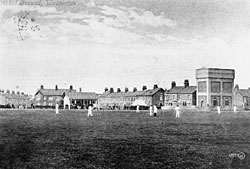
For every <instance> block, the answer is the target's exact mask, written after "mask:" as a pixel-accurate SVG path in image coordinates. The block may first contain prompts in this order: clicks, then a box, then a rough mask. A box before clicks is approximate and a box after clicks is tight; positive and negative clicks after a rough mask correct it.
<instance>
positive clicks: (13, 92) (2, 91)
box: [0, 90, 27, 96]
mask: <svg viewBox="0 0 250 169" xmlns="http://www.w3.org/2000/svg"><path fill="white" fill-rule="evenodd" d="M0 93H4V90H0ZM6 93H8V94H17V95H25V96H26V95H27V94H24V92H22V93H20V92H19V91H17V92H15V91H12V92H11V93H10V90H6Z"/></svg>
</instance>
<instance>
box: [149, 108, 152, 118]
mask: <svg viewBox="0 0 250 169" xmlns="http://www.w3.org/2000/svg"><path fill="white" fill-rule="evenodd" d="M149 115H150V116H153V107H152V106H150V107H149Z"/></svg>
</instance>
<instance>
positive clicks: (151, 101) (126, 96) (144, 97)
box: [98, 85, 165, 109]
mask: <svg viewBox="0 0 250 169" xmlns="http://www.w3.org/2000/svg"><path fill="white" fill-rule="evenodd" d="M164 92H165V90H164V89H162V88H159V87H158V85H154V86H153V89H147V87H146V86H143V87H142V90H141V91H138V90H137V88H136V87H135V88H133V91H129V89H128V88H127V87H126V88H125V90H124V91H123V92H122V91H121V89H120V88H118V89H117V92H114V89H113V88H110V90H108V88H105V92H104V93H103V94H102V95H101V96H100V97H99V99H98V106H99V107H100V108H103V109H129V108H130V107H131V106H136V105H137V104H136V101H138V100H139V101H141V103H138V104H140V105H139V106H145V107H148V106H150V105H156V106H158V107H161V106H163V105H164ZM133 103H135V104H134V105H133Z"/></svg>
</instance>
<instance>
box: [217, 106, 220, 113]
mask: <svg viewBox="0 0 250 169" xmlns="http://www.w3.org/2000/svg"><path fill="white" fill-rule="evenodd" d="M217 111H218V114H220V106H217Z"/></svg>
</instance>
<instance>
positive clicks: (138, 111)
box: [136, 105, 140, 113]
mask: <svg viewBox="0 0 250 169" xmlns="http://www.w3.org/2000/svg"><path fill="white" fill-rule="evenodd" d="M136 113H140V107H139V106H138V105H137V106H136Z"/></svg>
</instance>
